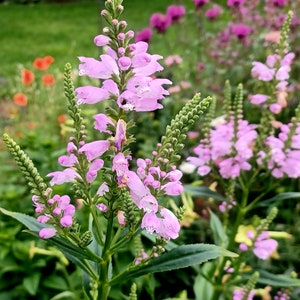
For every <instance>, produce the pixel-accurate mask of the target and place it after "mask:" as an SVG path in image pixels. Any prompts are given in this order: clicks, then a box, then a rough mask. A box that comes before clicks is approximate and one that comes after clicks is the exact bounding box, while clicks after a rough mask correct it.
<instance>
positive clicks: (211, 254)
mask: <svg viewBox="0 0 300 300" xmlns="http://www.w3.org/2000/svg"><path fill="white" fill-rule="evenodd" d="M220 256H229V257H237V256H238V255H237V254H236V253H233V252H230V251H228V250H225V249H223V248H221V247H218V246H215V245H209V244H191V245H182V246H178V247H176V248H174V249H172V250H171V251H169V252H167V253H164V254H162V255H161V256H159V257H157V258H154V259H153V260H151V261H150V262H149V263H148V264H146V265H141V266H139V265H137V266H135V267H133V268H131V269H129V270H126V271H125V272H123V273H122V274H119V275H117V276H115V278H113V279H112V280H111V282H110V284H111V285H114V284H116V283H119V282H121V281H123V280H128V279H129V278H134V277H139V276H142V275H145V274H149V273H156V272H165V271H171V270H175V269H180V268H186V267H189V266H194V265H197V264H202V263H204V262H206V261H208V260H210V259H215V258H217V257H220Z"/></svg>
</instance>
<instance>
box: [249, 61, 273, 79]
mask: <svg viewBox="0 0 300 300" xmlns="http://www.w3.org/2000/svg"><path fill="white" fill-rule="evenodd" d="M252 66H253V68H252V69H251V75H252V77H254V78H258V79H259V80H262V81H270V80H272V79H273V76H274V74H275V69H270V68H269V67H267V66H266V65H265V64H263V63H261V62H257V61H254V62H252Z"/></svg>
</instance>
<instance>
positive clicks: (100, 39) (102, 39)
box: [94, 34, 111, 47]
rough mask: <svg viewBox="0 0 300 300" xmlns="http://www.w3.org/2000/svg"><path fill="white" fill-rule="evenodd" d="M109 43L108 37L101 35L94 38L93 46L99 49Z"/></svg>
mask: <svg viewBox="0 0 300 300" xmlns="http://www.w3.org/2000/svg"><path fill="white" fill-rule="evenodd" d="M110 41H111V39H110V38H109V37H108V36H106V35H103V34H100V35H97V36H95V38H94V43H95V45H96V46H100V47H101V46H105V45H108V44H109V42H110Z"/></svg>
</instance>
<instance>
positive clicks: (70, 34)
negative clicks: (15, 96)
mask: <svg viewBox="0 0 300 300" xmlns="http://www.w3.org/2000/svg"><path fill="white" fill-rule="evenodd" d="M172 2H173V1H172V0H124V2H123V4H124V6H125V12H124V15H123V18H124V19H125V20H126V21H127V22H128V28H129V29H133V30H139V29H141V28H142V27H145V26H147V25H148V20H149V17H150V15H151V13H152V12H155V11H161V12H164V11H165V9H166V7H167V6H168V5H169V4H171V3H172ZM103 3H104V1H103V0H100V1H99V0H98V1H96V0H94V1H82V2H78V3H68V4H37V5H0V77H9V76H14V75H15V74H16V66H17V65H18V64H23V65H25V66H27V67H29V66H30V65H31V63H32V61H33V60H34V58H35V57H42V56H45V55H51V56H53V57H54V58H55V65H56V66H57V67H58V68H60V69H61V70H62V69H63V67H64V65H65V63H66V62H70V63H71V64H72V65H73V66H77V64H78V60H77V56H81V55H82V56H91V57H96V56H97V55H98V49H97V47H95V46H94V45H93V38H94V36H95V35H97V34H99V33H100V32H101V28H102V27H103V26H105V23H104V22H103V21H102V20H101V18H100V15H99V12H100V10H101V8H103Z"/></svg>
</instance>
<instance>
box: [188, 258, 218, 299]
mask: <svg viewBox="0 0 300 300" xmlns="http://www.w3.org/2000/svg"><path fill="white" fill-rule="evenodd" d="M213 268H214V265H213V264H212V263H211V262H207V263H206V264H204V266H203V267H202V268H201V273H199V274H198V275H197V276H196V278H195V280H194V284H193V290H194V293H195V296H196V299H195V300H204V299H212V295H213V292H214V286H213V284H212V283H211V282H210V281H209V280H208V279H207V278H209V273H210V272H211V270H212V269H213Z"/></svg>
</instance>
